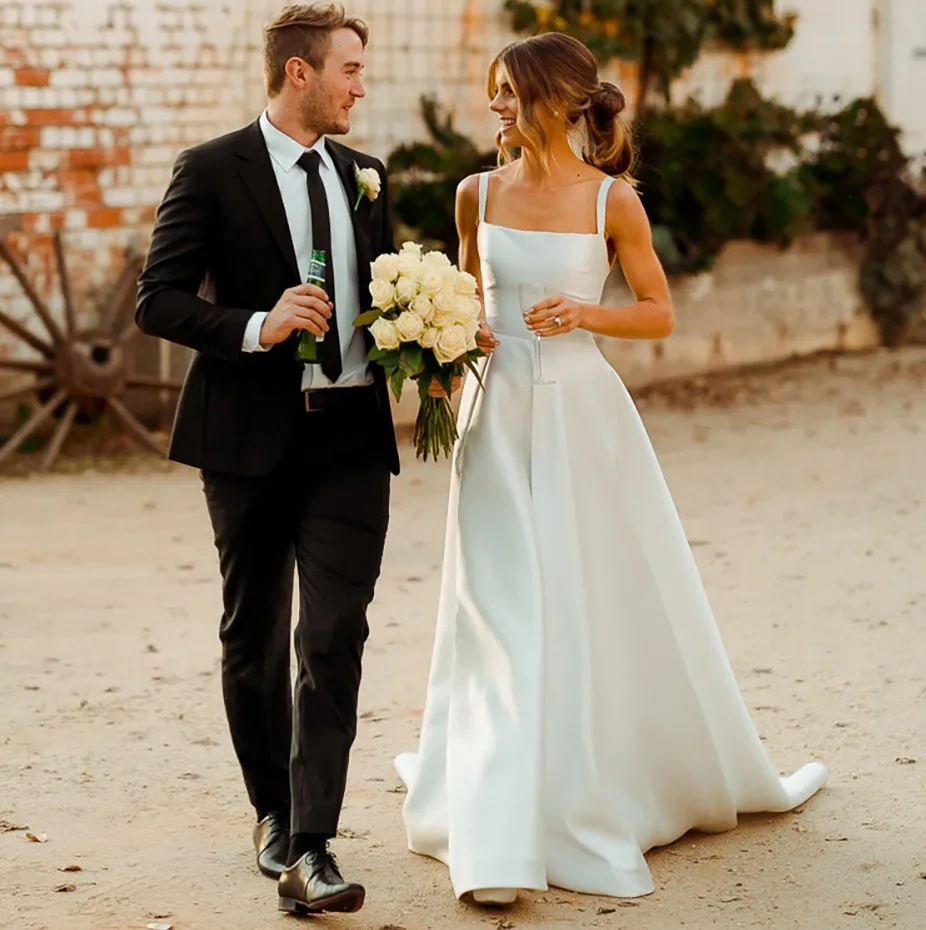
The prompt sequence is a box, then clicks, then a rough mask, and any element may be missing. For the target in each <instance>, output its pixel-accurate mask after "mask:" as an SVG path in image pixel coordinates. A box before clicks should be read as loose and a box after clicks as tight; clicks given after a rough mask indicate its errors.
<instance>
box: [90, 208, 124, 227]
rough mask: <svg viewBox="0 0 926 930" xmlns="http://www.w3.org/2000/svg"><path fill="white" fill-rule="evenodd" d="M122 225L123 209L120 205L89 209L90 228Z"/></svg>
mask: <svg viewBox="0 0 926 930" xmlns="http://www.w3.org/2000/svg"><path fill="white" fill-rule="evenodd" d="M121 225H122V210H121V209H120V208H118V207H97V208H96V209H95V210H88V211H87V228H88V229H111V228H112V227H114V226H121Z"/></svg>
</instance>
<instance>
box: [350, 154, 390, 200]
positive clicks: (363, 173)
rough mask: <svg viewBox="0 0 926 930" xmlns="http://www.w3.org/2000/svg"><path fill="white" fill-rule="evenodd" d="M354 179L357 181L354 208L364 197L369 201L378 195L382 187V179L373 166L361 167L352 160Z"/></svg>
mask: <svg viewBox="0 0 926 930" xmlns="http://www.w3.org/2000/svg"><path fill="white" fill-rule="evenodd" d="M354 179H355V180H356V181H357V202H356V203H355V204H354V209H355V210H356V209H357V207H359V206H360V201H361V200H363V198H364V197H366V199H367V200H369V201H370V202H371V203H372V202H373V201H374V200H376V198H377V197H379V192H380V191H381V190H382V189H383V179H382V178H381V177H380V176H379V172H378V171H377V170H376V169H375V168H361V167H360V166H359V165H358V164H357V162H354Z"/></svg>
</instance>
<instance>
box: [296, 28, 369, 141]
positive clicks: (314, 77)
mask: <svg viewBox="0 0 926 930" xmlns="http://www.w3.org/2000/svg"><path fill="white" fill-rule="evenodd" d="M363 65H364V60H363V42H362V41H361V40H360V36H358V35H357V33H356V32H354V30H353V29H338V30H336V31H335V32H333V33H332V34H331V48H330V49H329V52H328V57H327V59H325V63H324V65H322V67H321V69H320V70H318V71H315V70H313V69H310V71H309V80H308V81H307V82H306V87H305V90H304V92H303V95H302V123H303V126H304V128H305V129H307V130H310V131H312V132H317V133H318V134H319V135H329V136H332V135H345V134H347V133H348V132H350V116H351V110H352V109H353V107H354V104H356V102H357V101H358V100H360V99H361V97H365V96H366V91H365V90H364V89H363V83H362V80H361V78H362V74H363Z"/></svg>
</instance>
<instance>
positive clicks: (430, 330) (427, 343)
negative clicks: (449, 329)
mask: <svg viewBox="0 0 926 930" xmlns="http://www.w3.org/2000/svg"><path fill="white" fill-rule="evenodd" d="M439 339H440V330H439V329H438V328H437V327H436V326H429V327H427V329H425V331H424V332H423V333H422V334H421V335H420V336H419V337H418V345H420V346H421V348H422V349H433V348H434V346H436V345H437V342H438V340H439Z"/></svg>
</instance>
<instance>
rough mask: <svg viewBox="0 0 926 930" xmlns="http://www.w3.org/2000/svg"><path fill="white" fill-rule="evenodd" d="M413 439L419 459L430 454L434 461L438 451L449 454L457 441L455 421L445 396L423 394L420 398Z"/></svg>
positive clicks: (436, 458)
mask: <svg viewBox="0 0 926 930" xmlns="http://www.w3.org/2000/svg"><path fill="white" fill-rule="evenodd" d="M414 439H415V451H416V452H417V454H418V458H420V459H424V460H425V461H427V460H428V456H429V455H431V456H432V457H433V458H434V461H435V462H436V461H437V460H438V458H439V457H440V453H443V454H444V455H445V456H449V455H450V453H451V452H452V451H453V444H454V443H455V442H456V441H457V421H456V417H455V416H454V414H453V408H452V407H451V406H450V401H449V400H448V399H447V398H446V397H431V395H430V394H425V395H424V396H423V397H422V398H421V403H420V405H419V407H418V417H417V419H416V420H415V437H414Z"/></svg>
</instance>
